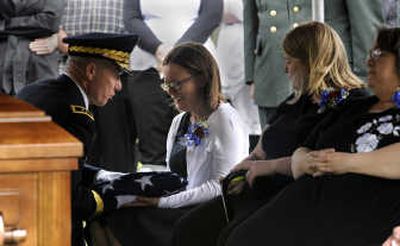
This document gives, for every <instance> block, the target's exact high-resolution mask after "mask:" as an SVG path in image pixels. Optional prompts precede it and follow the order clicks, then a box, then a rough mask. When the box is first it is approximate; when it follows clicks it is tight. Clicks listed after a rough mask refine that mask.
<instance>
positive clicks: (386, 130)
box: [377, 123, 393, 135]
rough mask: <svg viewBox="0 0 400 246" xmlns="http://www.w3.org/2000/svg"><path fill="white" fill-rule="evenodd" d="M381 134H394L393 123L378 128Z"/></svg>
mask: <svg viewBox="0 0 400 246" xmlns="http://www.w3.org/2000/svg"><path fill="white" fill-rule="evenodd" d="M377 130H378V132H379V133H380V134H384V135H388V134H391V133H392V132H393V124H392V123H383V124H381V125H380V126H378V128H377Z"/></svg>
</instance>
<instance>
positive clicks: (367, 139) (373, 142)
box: [356, 133, 379, 152]
mask: <svg viewBox="0 0 400 246" xmlns="http://www.w3.org/2000/svg"><path fill="white" fill-rule="evenodd" d="M378 143H379V139H378V138H377V136H376V135H375V134H371V133H365V134H364V135H362V136H360V137H359V138H357V141H356V146H357V147H356V150H357V152H371V151H373V150H375V149H376V147H378Z"/></svg>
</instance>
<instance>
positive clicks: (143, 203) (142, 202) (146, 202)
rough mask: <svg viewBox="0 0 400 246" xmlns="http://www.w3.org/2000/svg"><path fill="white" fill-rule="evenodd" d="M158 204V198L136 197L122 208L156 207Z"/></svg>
mask: <svg viewBox="0 0 400 246" xmlns="http://www.w3.org/2000/svg"><path fill="white" fill-rule="evenodd" d="M159 202H160V198H159V197H144V196H137V197H136V199H135V201H133V202H130V203H127V204H124V205H123V206H122V207H124V208H126V207H157V206H158V203H159Z"/></svg>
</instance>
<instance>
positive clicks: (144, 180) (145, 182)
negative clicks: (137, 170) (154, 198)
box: [135, 176, 153, 191]
mask: <svg viewBox="0 0 400 246" xmlns="http://www.w3.org/2000/svg"><path fill="white" fill-rule="evenodd" d="M151 177H152V176H143V177H141V178H140V179H136V180H135V182H137V183H139V184H140V188H141V189H142V191H144V189H145V188H146V185H150V186H153V183H152V182H151Z"/></svg>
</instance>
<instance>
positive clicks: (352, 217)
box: [224, 97, 400, 246]
mask: <svg viewBox="0 0 400 246" xmlns="http://www.w3.org/2000/svg"><path fill="white" fill-rule="evenodd" d="M376 102H377V98H376V97H369V98H367V99H363V100H358V101H357V102H355V103H353V104H352V105H351V106H349V107H348V108H347V109H346V110H345V111H343V112H341V113H340V114H339V113H337V114H332V115H330V117H327V118H325V119H324V120H323V122H321V124H320V125H319V126H318V127H317V129H315V130H314V131H313V133H312V134H311V135H310V138H309V139H308V140H307V141H306V143H305V146H306V147H309V148H312V149H323V148H332V147H333V148H335V149H336V151H342V152H350V153H351V152H369V151H373V150H375V149H379V148H382V147H384V146H387V145H390V144H393V143H397V142H399V141H400V110H399V109H395V108H393V109H389V110H386V111H384V112H381V113H368V110H369V108H370V107H371V106H372V105H373V104H374V103H376ZM377 165H379V163H377ZM399 190H400V180H388V179H383V178H375V177H371V176H366V175H357V174H345V175H337V176H333V175H328V176H322V177H319V178H312V177H311V176H308V175H306V176H303V177H301V178H300V179H298V180H297V181H296V182H294V183H292V184H290V185H289V186H287V187H286V188H285V189H284V190H282V191H281V192H280V193H279V194H278V195H277V196H276V197H275V198H274V199H273V200H272V201H271V202H269V203H268V204H266V205H264V206H263V207H262V208H261V209H259V210H258V211H257V212H255V213H254V214H252V215H251V216H250V217H249V218H248V219H246V220H245V221H244V222H243V223H242V224H241V225H240V226H238V227H236V228H235V230H233V231H232V232H231V234H230V236H229V237H228V239H227V241H226V243H225V244H224V245H229V246H235V245H254V246H257V245H307V246H310V245H311V246H313V245H315V246H317V245H318V246H319V245H340V246H341V245H351V246H357V245H360V246H361V245H363V246H364V245H381V244H382V242H383V241H384V240H385V238H386V237H387V236H388V235H389V234H390V233H391V230H392V228H393V227H394V226H395V225H398V224H399V223H400V199H398V194H399Z"/></svg>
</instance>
